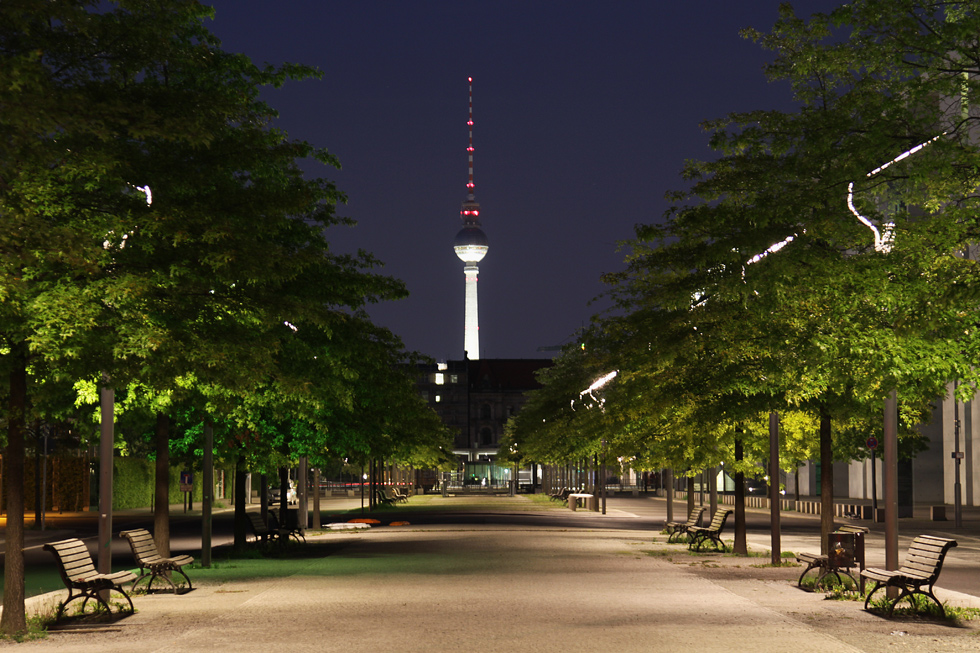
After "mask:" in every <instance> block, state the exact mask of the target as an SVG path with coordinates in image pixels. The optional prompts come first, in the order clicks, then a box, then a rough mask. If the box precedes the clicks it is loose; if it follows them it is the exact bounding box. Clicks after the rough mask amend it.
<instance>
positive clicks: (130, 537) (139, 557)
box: [119, 528, 194, 594]
mask: <svg viewBox="0 0 980 653" xmlns="http://www.w3.org/2000/svg"><path fill="white" fill-rule="evenodd" d="M119 535H120V536H121V537H124V538H126V541H127V542H129V548H130V549H132V551H133V557H134V558H136V564H137V565H139V569H140V575H139V578H137V579H136V580H134V581H133V587H132V590H135V589H136V585H137V584H138V583H139V582H140V581H141V580H143V579H144V578H149V579H150V580H149V582H148V583H147V584H146V591H147V592H149V591H150V589H152V588H153V581H154V580H156V579H157V578H162V579H163V580H165V581H167V582H168V583H170V588H171V589H172V590H173V591H174V594H176V593H177V585H176V584H174V581H173V580H172V579H171V578H170V572H172V571H176V572H177V573H178V574H180V575H181V576H183V577H184V580H186V581H187V589H189V590H191V589H194V588H193V586H192V585H191V579H190V578H188V577H187V574H186V573H185V572H184V570H183V569H181V567H183V566H184V565H189V564H191V563H192V562H194V558H192V557H191V556H188V555H182V556H175V557H173V558H164V557H163V556H162V555H160V551H159V550H157V545H156V543H155V542H154V541H153V536H152V535H150V532H149V531H147V530H145V529H142V528H137V529H134V530H130V531H121V532H120V533H119ZM132 590H130V591H132Z"/></svg>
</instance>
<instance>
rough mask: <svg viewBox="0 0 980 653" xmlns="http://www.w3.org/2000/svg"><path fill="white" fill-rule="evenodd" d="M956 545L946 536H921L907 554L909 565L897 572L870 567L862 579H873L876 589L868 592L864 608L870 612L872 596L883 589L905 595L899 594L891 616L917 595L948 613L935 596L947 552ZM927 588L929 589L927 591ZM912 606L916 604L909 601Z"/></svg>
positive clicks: (889, 612)
mask: <svg viewBox="0 0 980 653" xmlns="http://www.w3.org/2000/svg"><path fill="white" fill-rule="evenodd" d="M954 546H956V540H948V539H946V538H944V537H933V536H932V535H920V536H918V537H917V538H915V539H914V540H912V544H910V545H909V550H908V552H907V553H906V554H905V564H903V565H902V566H901V567H900V568H898V569H897V570H895V571H890V570H888V569H875V568H869V569H865V570H864V571H862V572H861V576H862V577H864V578H867V579H868V580H873V581H874V582H875V586H874V587H873V588H871V591H870V592H868V595H867V597H866V598H865V599H864V609H865V610H867V609H868V604H869V603H870V602H871V597H872V596H873V595H874V593H875V592H877V591H878V590H879V589H881V588H883V587H886V588H887V587H898V588H900V589H901V590H902V592H901V593H900V594H899V595H898V598H896V599H895V600H894V601H892V602H891V605H889V606H888V613H887V614H888V616H889V617H890V616H891V615H892V612H894V611H895V606H896V605H897V604H898V603H899V601H901V600H902V599H904V598H907V597H912V596H913V595H915V594H921V595H923V596H928V597H929V598H930V599H932V600H933V601H935V603H936V605H938V606H939V610H940V611H941V612H942V613H943V615H945V614H946V610H945V608H943V604H942V603H940V602H939V599H937V598H936V595H935V594H933V593H932V587H933V585H935V584H936V580H937V579H938V578H939V572H941V571H942V569H943V560H944V559H945V558H946V553H947V552H948V551H949V550H950V549H952V548H953V547H954ZM923 588H925V589H923ZM909 605H914V604H913V603H912V601H911V598H910V599H909Z"/></svg>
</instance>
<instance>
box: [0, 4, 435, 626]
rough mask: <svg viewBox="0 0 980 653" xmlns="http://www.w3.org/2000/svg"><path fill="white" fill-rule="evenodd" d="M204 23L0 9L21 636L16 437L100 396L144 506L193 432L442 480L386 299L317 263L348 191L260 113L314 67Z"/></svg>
mask: <svg viewBox="0 0 980 653" xmlns="http://www.w3.org/2000/svg"><path fill="white" fill-rule="evenodd" d="M211 14H212V10H211V9H210V8H208V7H205V6H202V5H201V4H200V3H198V2H197V1H196V0H115V1H112V2H104V1H101V0H4V2H2V3H0V366H2V371H3V374H4V375H5V376H4V378H5V379H6V380H7V382H6V383H5V384H3V390H2V391H0V393H2V395H3V396H4V398H5V402H4V403H5V404H6V408H7V409H6V410H5V411H4V418H5V421H6V433H5V434H4V436H3V440H4V446H5V448H4V451H3V453H4V456H3V458H4V491H5V493H6V495H5V505H6V508H7V514H6V516H7V526H6V532H5V539H6V554H5V568H4V579H5V582H4V601H3V605H4V610H3V615H2V623H0V631H2V632H4V633H18V632H22V631H23V630H24V629H25V618H24V610H23V606H24V578H23V572H24V569H23V557H22V554H21V548H22V546H23V528H24V491H23V466H24V459H25V433H26V432H27V431H28V430H29V429H34V428H36V426H37V425H38V424H40V423H47V424H64V425H67V426H66V430H71V431H73V432H74V433H76V434H81V437H82V441H83V443H86V442H90V440H86V439H87V438H90V437H94V436H95V434H96V433H97V431H98V429H97V425H96V424H95V422H94V421H93V420H92V416H93V415H94V414H95V413H96V410H97V409H96V407H95V406H93V405H92V404H93V403H98V401H99V394H100V393H102V391H103V390H104V389H112V390H114V391H115V395H116V399H117V404H118V408H117V410H118V412H119V417H120V419H121V420H124V421H127V423H129V424H130V425H132V427H131V430H132V431H133V432H137V433H145V434H146V436H145V438H144V446H145V447H146V448H147V450H149V451H153V452H155V454H154V455H155V456H156V459H157V464H158V474H157V482H158V487H157V496H158V497H164V498H165V497H166V496H167V495H166V483H167V480H166V479H167V473H166V472H167V469H166V464H167V460H168V456H169V453H170V450H171V448H172V443H171V440H174V441H175V442H176V441H181V442H184V441H185V440H187V439H188V438H191V439H193V437H192V436H193V434H194V433H196V432H199V431H200V430H202V425H206V426H207V428H208V429H212V430H213V432H214V437H215V451H216V454H217V455H219V456H224V457H225V458H226V459H229V460H233V461H235V462H236V463H237V464H238V469H239V470H241V471H242V472H244V471H259V472H268V473H275V472H276V471H277V470H278V469H280V468H282V467H284V466H286V465H292V464H294V461H295V460H297V459H298V457H300V456H305V457H308V458H309V460H310V463H311V465H313V466H316V465H318V464H325V463H326V462H327V461H328V460H335V459H338V458H348V459H350V460H351V462H357V463H361V462H364V461H368V460H376V459H381V460H387V461H391V462H403V463H406V464H417V465H427V466H435V465H437V464H439V463H440V462H442V456H443V454H442V451H443V449H442V447H444V446H445V448H446V450H448V449H449V446H450V445H449V443H450V440H449V438H448V437H447V433H446V431H445V429H444V427H443V426H442V425H441V422H440V421H439V420H438V418H437V416H436V415H435V414H434V413H433V412H432V411H430V410H429V409H428V408H427V407H426V406H425V405H424V403H422V401H421V400H420V398H419V396H418V394H417V393H416V392H415V389H414V385H413V382H414V379H413V378H411V376H409V375H408V373H407V372H403V371H401V370H407V369H413V368H414V366H412V365H404V364H405V363H411V362H413V360H414V357H413V355H411V354H408V353H406V352H404V351H403V347H402V344H401V342H400V340H399V339H398V338H397V337H396V336H395V335H394V334H392V333H390V332H389V331H387V330H386V329H383V328H380V327H377V326H375V325H373V324H372V323H371V322H370V320H369V319H368V316H367V314H366V312H365V307H366V306H367V305H369V304H370V303H373V302H379V301H388V300H393V299H398V298H400V297H403V296H404V295H405V294H406V290H405V288H404V286H403V284H402V283H401V282H399V281H397V280H394V279H391V278H389V277H386V276H384V275H382V274H380V273H379V272H378V271H377V268H378V266H379V262H378V261H376V260H374V259H373V258H372V257H371V256H370V255H369V254H366V253H359V254H357V255H344V254H338V253H335V252H333V251H331V249H330V246H329V241H328V239H327V234H326V230H327V229H328V228H331V227H338V226H343V225H344V224H346V223H348V222H349V221H347V220H345V219H343V218H342V217H340V216H338V214H337V213H336V208H337V205H338V204H340V203H342V202H343V201H344V197H343V194H342V193H341V192H340V191H339V190H338V189H336V188H335V187H334V185H333V184H332V183H331V182H330V181H328V180H326V179H322V178H307V176H304V174H303V172H302V171H301V170H300V167H299V163H300V162H301V161H303V160H307V161H309V160H313V161H316V162H319V163H321V164H324V165H326V166H336V165H338V164H337V161H336V160H335V159H334V157H333V156H332V155H330V154H329V153H328V152H327V151H325V150H323V149H320V148H318V147H315V146H313V145H311V144H309V143H305V142H300V141H295V140H291V139H289V138H288V136H287V135H286V134H284V133H282V132H281V131H279V130H277V129H275V128H274V127H273V126H272V121H273V119H274V118H275V115H276V114H275V112H274V110H273V109H272V108H271V107H269V106H268V105H267V104H266V103H265V102H264V101H263V100H262V99H261V97H260V91H261V89H262V88H263V87H270V86H272V87H277V86H279V85H281V84H284V83H286V82H288V81H290V80H294V79H301V78H305V77H311V76H312V77H316V76H318V72H317V71H316V70H314V69H311V68H307V67H304V66H299V65H293V64H284V65H282V66H279V67H272V66H259V65H256V64H254V63H253V62H252V61H251V60H250V59H248V58H247V57H246V56H244V55H239V54H233V53H229V52H225V51H223V50H222V49H221V45H220V43H219V42H218V41H217V40H216V39H215V38H214V36H213V35H211V34H210V33H209V32H208V30H207V28H206V26H205V23H206V22H207V21H208V20H209V19H210V18H211ZM195 429H196V431H195ZM189 434H190V435H189ZM184 444H185V445H186V446H185V448H190V449H194V448H195V447H196V448H197V449H200V448H201V447H202V444H201V442H200V441H199V440H198V441H195V442H191V443H189V444H188V443H186V442H184ZM129 446H132V443H130V445H129ZM236 487H237V485H236ZM242 488H244V486H243V485H242ZM161 492H162V494H161ZM167 503H168V502H167V501H166V500H165V499H164V500H163V501H162V502H161V501H159V500H158V501H157V519H156V523H155V530H156V532H155V535H156V537H157V539H158V543H159V544H160V545H161V548H162V549H164V550H166V548H167V546H168V545H167V540H168V530H167V519H168V515H167V513H166V507H167ZM239 503H240V504H241V503H242V502H241V501H239ZM161 504H162V505H161Z"/></svg>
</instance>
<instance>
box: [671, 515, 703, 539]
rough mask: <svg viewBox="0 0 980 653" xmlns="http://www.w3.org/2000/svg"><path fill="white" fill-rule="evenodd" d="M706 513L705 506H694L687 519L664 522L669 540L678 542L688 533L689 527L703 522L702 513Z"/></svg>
mask: <svg viewBox="0 0 980 653" xmlns="http://www.w3.org/2000/svg"><path fill="white" fill-rule="evenodd" d="M703 514H704V507H703V506H702V507H700V508H694V509H693V510H691V513H690V514H689V515H688V516H687V521H685V522H680V521H669V522H666V523H665V524H664V529H665V530H666V531H667V542H668V543H670V542H677V541H678V540H680V539H681V537H682V536H685V535H687V532H688V530H689V529H691V528H694V527H695V526H697V525H698V524H700V523H701V515H703Z"/></svg>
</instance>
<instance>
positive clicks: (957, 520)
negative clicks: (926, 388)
mask: <svg viewBox="0 0 980 653" xmlns="http://www.w3.org/2000/svg"><path fill="white" fill-rule="evenodd" d="M958 387H959V381H953V465H954V467H953V469H954V472H955V475H954V480H953V526H955V527H956V528H960V527H961V526H963V486H962V485H961V484H960V462H961V460H962V458H960V456H962V455H963V454H961V453H960V403H959V401H957V399H956V389H957V388H958Z"/></svg>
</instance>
